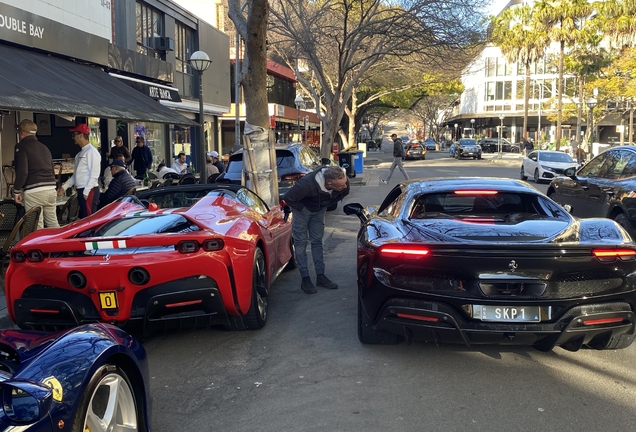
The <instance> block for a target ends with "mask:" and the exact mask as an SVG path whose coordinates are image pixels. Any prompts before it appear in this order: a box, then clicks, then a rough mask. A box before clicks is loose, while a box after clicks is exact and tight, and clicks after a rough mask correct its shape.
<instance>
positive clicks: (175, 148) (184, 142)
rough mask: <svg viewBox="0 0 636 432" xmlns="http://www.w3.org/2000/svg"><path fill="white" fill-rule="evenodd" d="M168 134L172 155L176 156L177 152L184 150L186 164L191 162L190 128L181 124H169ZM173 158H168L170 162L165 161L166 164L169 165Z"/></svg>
mask: <svg viewBox="0 0 636 432" xmlns="http://www.w3.org/2000/svg"><path fill="white" fill-rule="evenodd" d="M170 135H171V138H172V139H171V142H172V155H173V157H176V156H177V155H178V154H179V153H181V152H184V153H185V154H186V161H187V163H188V164H190V163H192V162H191V159H192V155H191V153H190V151H191V147H192V144H191V143H192V141H191V140H190V128H182V127H181V126H177V125H174V126H170ZM173 162H174V160H172V159H171V160H170V163H168V162H167V161H166V165H168V166H170V165H172V163H173Z"/></svg>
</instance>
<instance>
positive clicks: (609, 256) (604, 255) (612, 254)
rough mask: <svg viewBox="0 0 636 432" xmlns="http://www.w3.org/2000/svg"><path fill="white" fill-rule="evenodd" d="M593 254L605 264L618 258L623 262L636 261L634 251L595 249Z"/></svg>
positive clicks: (635, 252)
mask: <svg viewBox="0 0 636 432" xmlns="http://www.w3.org/2000/svg"><path fill="white" fill-rule="evenodd" d="M592 253H593V254H594V256H595V257H596V258H598V260H599V261H603V262H612V261H615V260H616V259H617V258H619V259H620V260H621V261H634V260H636V250H633V249H594V250H593V251H592Z"/></svg>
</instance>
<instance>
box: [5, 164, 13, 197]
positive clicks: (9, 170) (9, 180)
mask: <svg viewBox="0 0 636 432" xmlns="http://www.w3.org/2000/svg"><path fill="white" fill-rule="evenodd" d="M2 177H4V182H5V183H6V184H7V190H6V194H5V196H11V190H12V189H13V184H14V183H15V168H14V167H13V166H12V165H2Z"/></svg>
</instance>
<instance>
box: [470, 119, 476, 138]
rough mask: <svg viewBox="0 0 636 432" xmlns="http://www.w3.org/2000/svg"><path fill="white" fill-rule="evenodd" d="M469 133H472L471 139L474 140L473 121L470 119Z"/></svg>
mask: <svg viewBox="0 0 636 432" xmlns="http://www.w3.org/2000/svg"><path fill="white" fill-rule="evenodd" d="M470 132H471V133H472V136H471V138H475V119H470Z"/></svg>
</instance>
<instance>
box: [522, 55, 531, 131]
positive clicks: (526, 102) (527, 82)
mask: <svg viewBox="0 0 636 432" xmlns="http://www.w3.org/2000/svg"><path fill="white" fill-rule="evenodd" d="M523 96H524V98H523V99H524V100H523V137H522V138H523V141H522V142H525V141H526V140H527V139H528V105H530V63H529V62H526V79H525V82H524V87H523Z"/></svg>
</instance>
